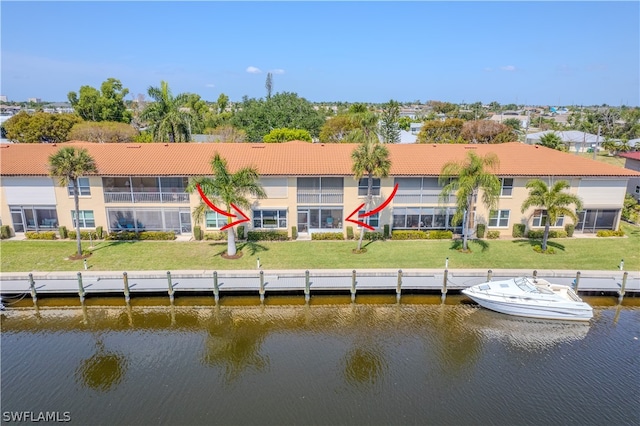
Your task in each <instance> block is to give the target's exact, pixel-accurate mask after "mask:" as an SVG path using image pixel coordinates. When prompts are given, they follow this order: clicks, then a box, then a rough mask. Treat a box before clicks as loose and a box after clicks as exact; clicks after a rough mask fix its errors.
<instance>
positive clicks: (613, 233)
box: [596, 229, 624, 237]
mask: <svg viewBox="0 0 640 426" xmlns="http://www.w3.org/2000/svg"><path fill="white" fill-rule="evenodd" d="M596 237H624V231H621V230H618V231H612V230H604V229H603V230H600V231H598V232H596Z"/></svg>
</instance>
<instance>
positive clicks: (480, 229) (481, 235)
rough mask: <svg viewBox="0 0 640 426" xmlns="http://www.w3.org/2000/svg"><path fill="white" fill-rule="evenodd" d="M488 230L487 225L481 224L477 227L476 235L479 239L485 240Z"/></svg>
mask: <svg viewBox="0 0 640 426" xmlns="http://www.w3.org/2000/svg"><path fill="white" fill-rule="evenodd" d="M486 229H487V225H485V224H484V223H479V224H478V225H476V235H477V236H478V238H484V232H485V230H486Z"/></svg>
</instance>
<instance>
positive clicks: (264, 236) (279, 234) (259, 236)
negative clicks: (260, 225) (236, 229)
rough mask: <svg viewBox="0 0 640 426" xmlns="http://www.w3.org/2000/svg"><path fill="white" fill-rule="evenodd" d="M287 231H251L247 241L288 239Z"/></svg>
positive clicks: (248, 233)
mask: <svg viewBox="0 0 640 426" xmlns="http://www.w3.org/2000/svg"><path fill="white" fill-rule="evenodd" d="M288 240H289V234H288V233H287V231H276V230H273V231H249V232H247V241H288Z"/></svg>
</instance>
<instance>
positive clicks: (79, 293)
mask: <svg viewBox="0 0 640 426" xmlns="http://www.w3.org/2000/svg"><path fill="white" fill-rule="evenodd" d="M78 296H80V303H84V287H83V286H82V273H80V272H78Z"/></svg>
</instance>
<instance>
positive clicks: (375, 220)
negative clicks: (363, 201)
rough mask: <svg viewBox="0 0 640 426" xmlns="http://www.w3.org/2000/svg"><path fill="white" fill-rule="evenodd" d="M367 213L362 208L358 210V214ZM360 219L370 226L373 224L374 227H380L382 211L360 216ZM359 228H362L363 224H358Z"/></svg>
mask: <svg viewBox="0 0 640 426" xmlns="http://www.w3.org/2000/svg"><path fill="white" fill-rule="evenodd" d="M363 213H365V211H364V210H360V211H359V212H358V216H359V215H361V214H363ZM358 221H360V222H364V223H366V224H367V225H369V226H372V227H374V228H379V227H380V213H374V214H372V215H371V216H367V217H358ZM358 228H362V225H358Z"/></svg>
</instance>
